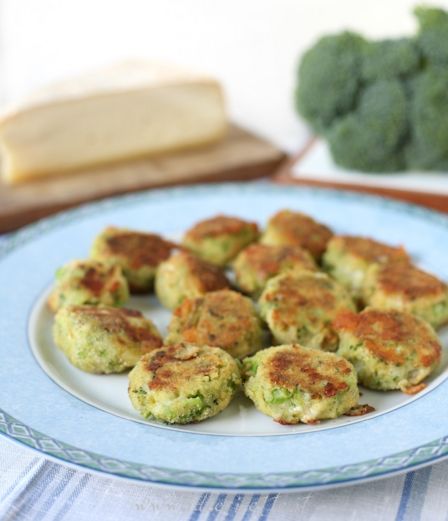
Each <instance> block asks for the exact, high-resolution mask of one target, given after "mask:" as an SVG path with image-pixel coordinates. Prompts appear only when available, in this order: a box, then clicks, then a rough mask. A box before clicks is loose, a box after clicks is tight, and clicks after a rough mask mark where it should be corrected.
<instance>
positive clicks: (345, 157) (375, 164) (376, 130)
mask: <svg viewBox="0 0 448 521" xmlns="http://www.w3.org/2000/svg"><path fill="white" fill-rule="evenodd" d="M407 104H408V102H407V99H406V93H405V89H404V88H403V85H402V84H401V82H400V81H398V80H381V81H377V82H375V83H373V84H372V85H371V86H369V87H367V88H366V89H365V90H364V92H363V94H362V96H361V99H360V104H359V107H358V110H357V111H356V112H354V113H351V114H349V115H348V116H345V117H344V118H342V119H341V120H340V121H339V122H337V123H335V125H334V126H333V127H332V128H331V130H330V131H329V133H328V136H327V137H328V141H329V144H330V149H331V153H332V155H333V159H334V160H335V162H336V163H337V164H338V165H341V166H343V167H346V168H351V169H359V170H362V171H366V172H391V171H397V170H400V169H402V168H403V167H404V159H403V155H402V153H401V144H402V142H403V140H404V139H405V137H406V134H407V131H408V125H407V110H408V107H407Z"/></svg>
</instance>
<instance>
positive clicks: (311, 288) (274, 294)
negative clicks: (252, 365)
mask: <svg viewBox="0 0 448 521" xmlns="http://www.w3.org/2000/svg"><path fill="white" fill-rule="evenodd" d="M259 305H260V314H261V316H262V318H263V319H264V320H265V321H266V322H267V324H268V326H269V329H270V330H271V332H272V334H273V336H274V338H275V341H276V342H277V343H279V344H289V343H300V344H302V345H304V346H306V347H314V348H318V349H319V348H320V349H324V350H326V351H334V350H336V348H337V344H338V338H337V335H336V334H335V332H334V331H333V328H332V326H331V322H332V320H333V319H334V318H335V317H336V315H337V314H338V313H339V312H340V311H342V310H354V309H355V307H354V304H353V301H352V299H351V298H350V295H349V294H348V293H347V292H346V290H345V289H344V288H343V287H342V286H340V285H339V284H338V283H337V282H335V281H334V280H332V279H330V278H329V277H328V276H327V275H325V274H324V273H313V272H307V271H302V272H300V273H284V274H282V275H278V276H277V277H274V278H273V279H271V280H270V281H269V282H268V283H267V285H266V287H265V289H264V291H263V293H262V295H261V297H260V300H259Z"/></svg>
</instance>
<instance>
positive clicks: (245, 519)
mask: <svg viewBox="0 0 448 521" xmlns="http://www.w3.org/2000/svg"><path fill="white" fill-rule="evenodd" d="M259 499H260V494H254V495H253V496H252V498H251V500H250V503H249V504H248V505H247V508H246V512H244V516H243V519H242V520H241V521H249V519H250V518H251V517H252V514H253V511H254V510H255V507H256V506H257V503H258V500H259Z"/></svg>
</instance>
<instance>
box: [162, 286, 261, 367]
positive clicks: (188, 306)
mask: <svg viewBox="0 0 448 521" xmlns="http://www.w3.org/2000/svg"><path fill="white" fill-rule="evenodd" d="M179 342H189V343H192V344H196V345H199V346H202V345H212V346H217V347H221V348H222V349H224V350H225V351H227V352H228V353H230V354H231V355H232V356H234V357H236V358H239V357H243V356H247V355H248V354H251V353H254V352H255V351H257V350H258V349H260V348H261V347H262V342H263V330H262V327H261V322H260V320H259V318H258V316H257V314H256V311H255V306H254V304H253V303H252V301H251V300H250V299H248V298H247V297H243V295H240V294H239V293H236V292H235V291H231V290H226V289H224V290H220V291H213V292H211V293H206V294H205V295H204V296H203V297H197V298H194V299H189V298H187V299H185V300H184V301H183V303H182V304H181V305H180V306H179V307H178V308H177V309H176V310H175V311H174V314H173V317H172V319H171V322H170V324H169V326H168V336H167V338H166V340H165V343H167V344H170V343H179Z"/></svg>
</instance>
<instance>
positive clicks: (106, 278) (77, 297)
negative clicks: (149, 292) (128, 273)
mask: <svg viewBox="0 0 448 521" xmlns="http://www.w3.org/2000/svg"><path fill="white" fill-rule="evenodd" d="M128 298H129V289H128V283H127V282H126V279H125V278H124V276H123V273H122V271H121V268H120V267H119V266H117V265H116V264H106V263H104V262H100V261H96V260H74V261H71V262H68V263H67V264H65V265H64V266H62V267H61V268H59V269H58V270H57V272H56V281H55V287H54V289H53V291H52V292H51V294H50V297H49V298H48V306H49V307H50V309H51V310H52V311H53V312H56V311H57V310H58V309H59V308H61V307H62V306H70V305H83V304H92V305H100V304H102V305H105V306H121V305H123V304H124V303H125V302H126V300H127V299H128Z"/></svg>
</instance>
